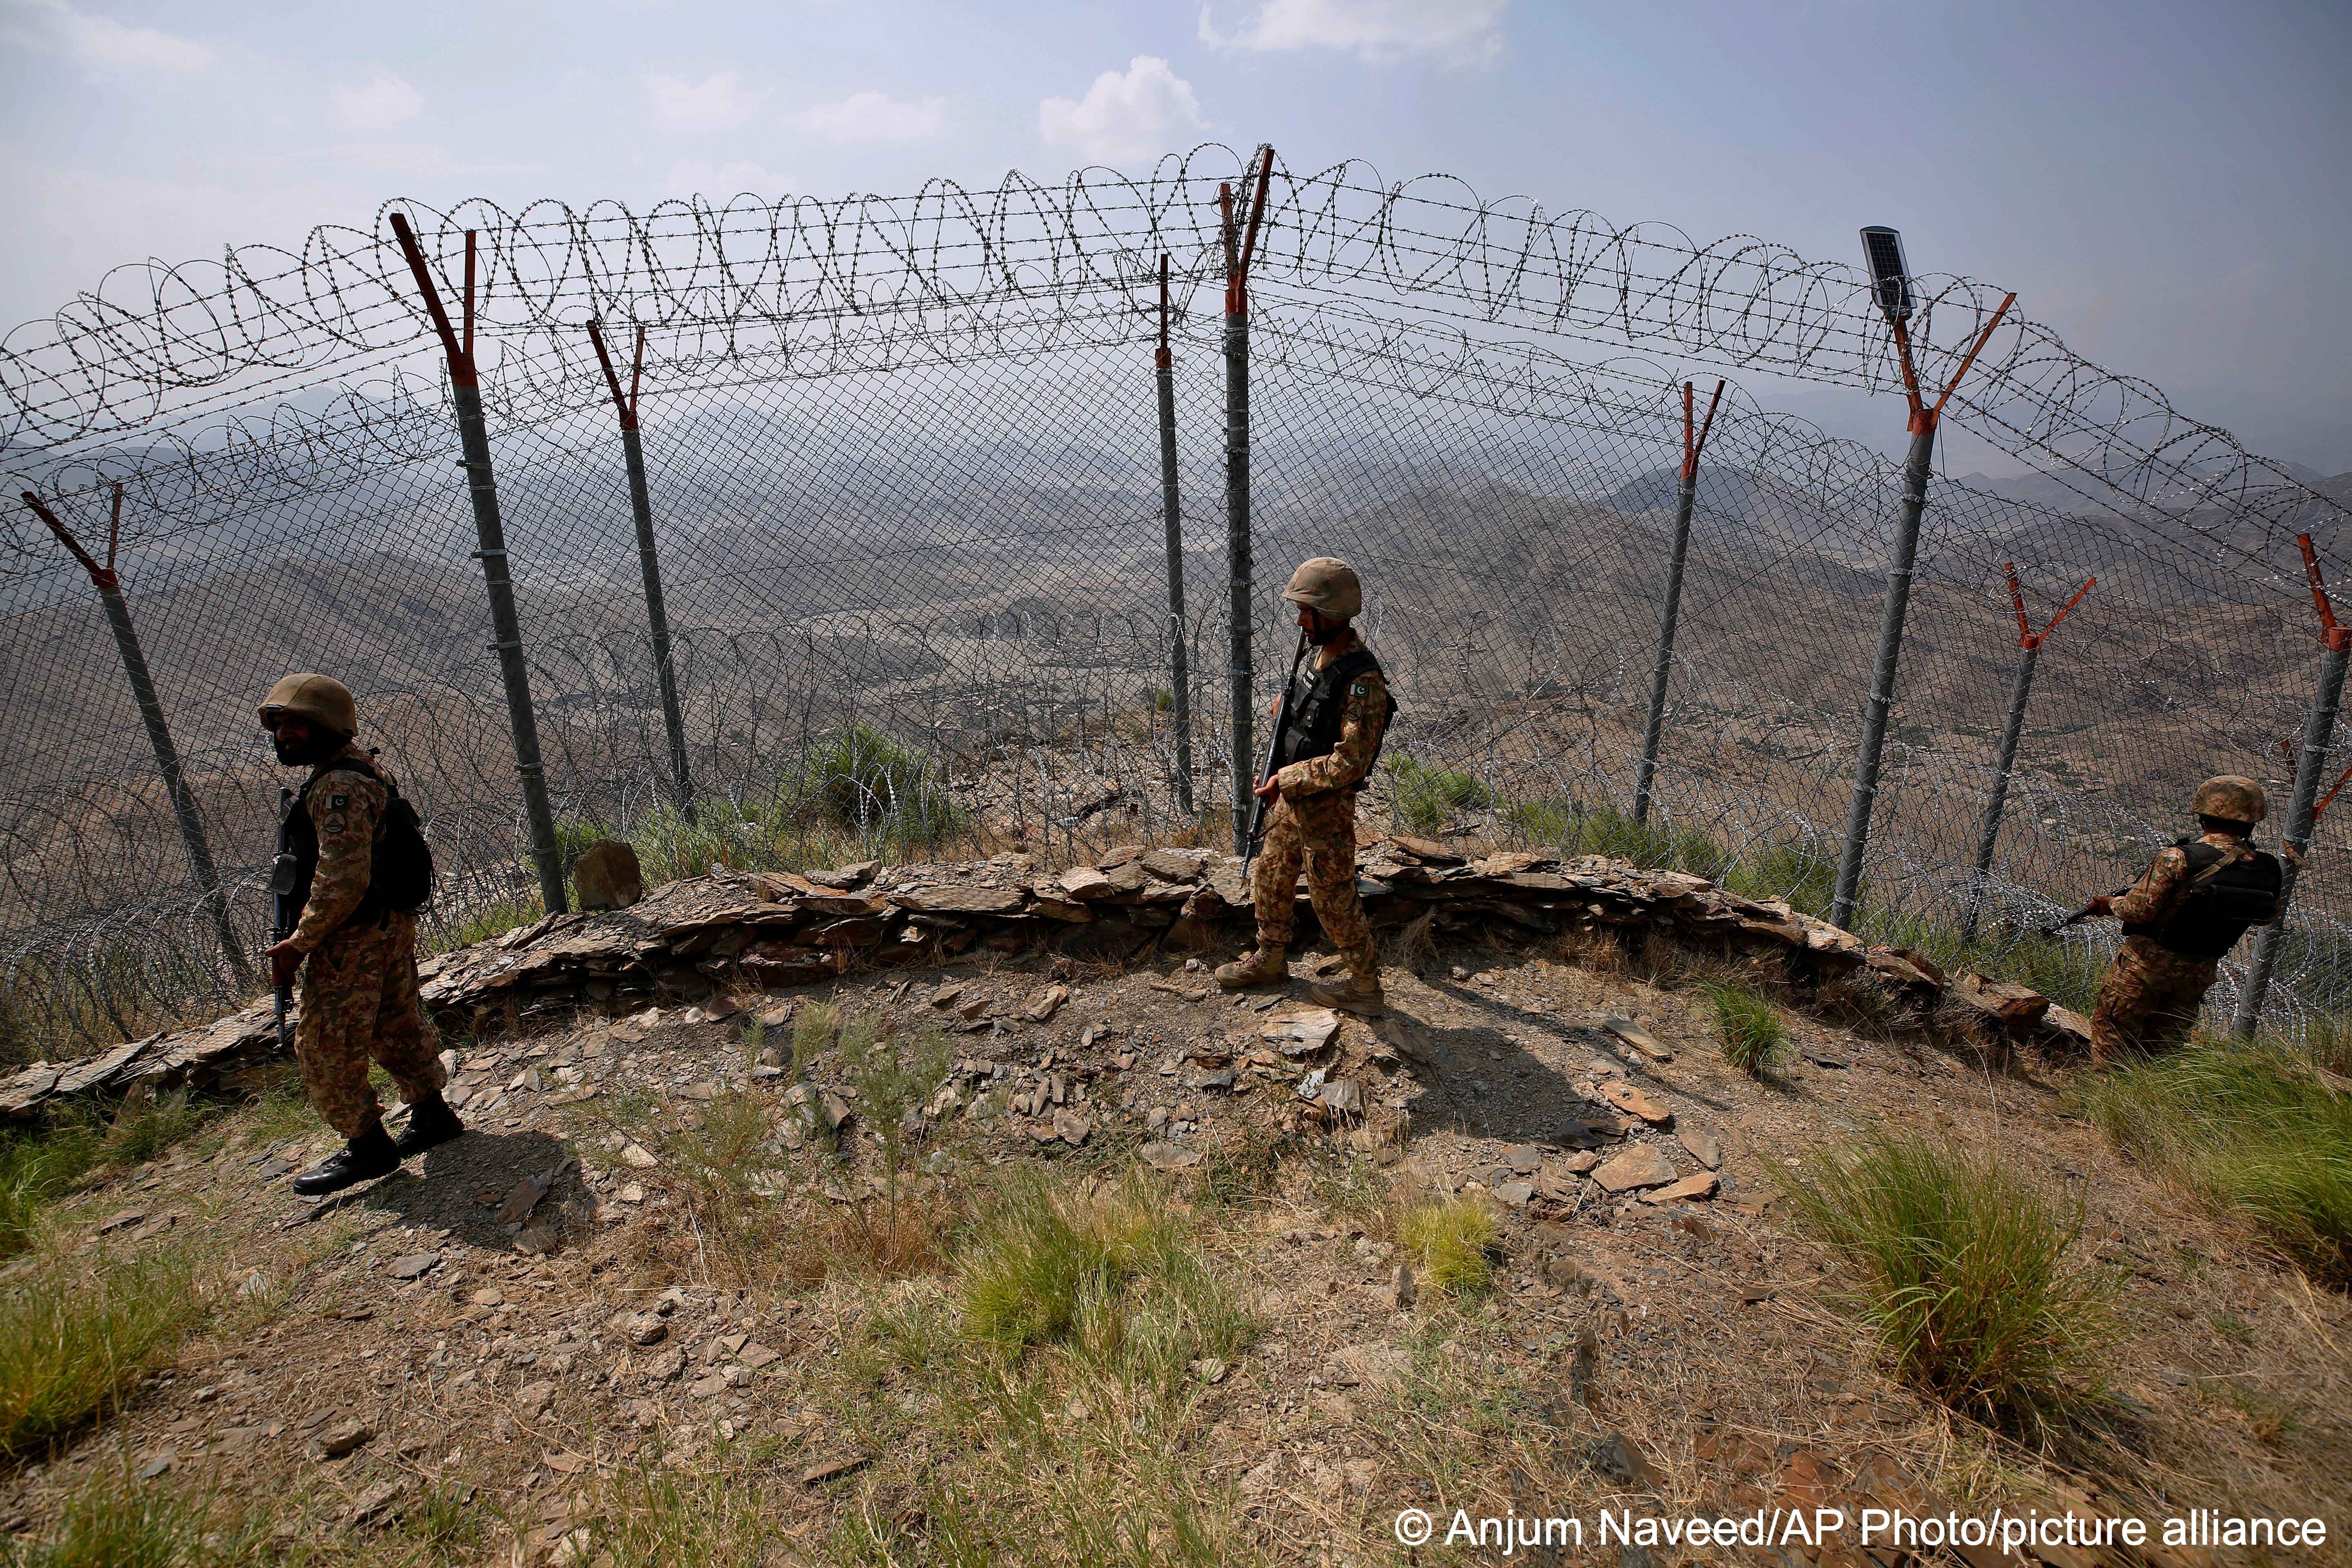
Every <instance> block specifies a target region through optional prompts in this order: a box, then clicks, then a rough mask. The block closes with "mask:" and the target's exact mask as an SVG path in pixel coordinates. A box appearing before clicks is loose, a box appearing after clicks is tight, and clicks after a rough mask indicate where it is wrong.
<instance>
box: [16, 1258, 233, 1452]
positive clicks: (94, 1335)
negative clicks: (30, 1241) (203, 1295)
mask: <svg viewBox="0 0 2352 1568" xmlns="http://www.w3.org/2000/svg"><path fill="white" fill-rule="evenodd" d="M202 1310H203V1307H202V1302H201V1301H200V1300H199V1298H198V1294H197V1290H196V1288H195V1283H194V1273H193V1270H192V1268H191V1267H190V1264H189V1262H188V1260H187V1259H186V1258H184V1257H180V1256H176V1255H173V1254H163V1255H161V1256H153V1257H149V1258H142V1259H141V1260H140V1261H138V1262H135V1263H128V1264H105V1265H100V1267H99V1268H96V1269H94V1270H91V1271H89V1272H88V1273H84V1274H81V1275H79V1276H76V1275H69V1274H66V1273H64V1272H62V1271H60V1270H57V1269H45V1270H37V1271H36V1272H35V1273H34V1274H33V1275H32V1276H31V1277H30V1278H29V1279H24V1280H22V1281H19V1282H17V1283H16V1284H15V1285H14V1286H13V1287H12V1289H11V1290H10V1292H9V1294H8V1295H7V1296H6V1297H5V1299H0V1458H6V1459H8V1460H11V1461H22V1460H25V1459H27V1458H32V1457H33V1456H35V1455H36V1454H38V1453H40V1452H41V1451H42V1450H44V1449H45V1448H47V1447H48V1446H49V1445H50V1444H51V1443H53V1442H55V1441H56V1440H57V1439H58V1438H59V1437H62V1436H66V1435H67V1434H68V1433H70V1432H72V1431H74V1430H76V1429H78V1428H79V1427H80V1426H82V1425H83V1424H84V1423H85V1422H88V1421H89V1420H90V1419H91V1418H92V1417H94V1416H97V1415H101V1414H102V1413H104V1412H105V1411H106V1410H107V1409H108V1408H109V1407H110V1405H112V1404H113V1403H114V1401H115V1400H116V1399H117V1398H118V1397H119V1396H120V1395H121V1393H122V1391H123V1390H124V1389H125V1388H126V1387H128V1385H129V1384H130V1383H131V1380H132V1379H133V1378H135V1377H136V1376H138V1374H139V1373H141V1372H142V1371H143V1370H145V1369H146V1368H147V1367H148V1366H150V1365H152V1364H153V1363H155V1362H156V1361H158V1360H159V1359H161V1358H162V1357H163V1355H165V1354H166V1353H167V1352H169V1351H170V1350H171V1349H172V1347H173V1346H174V1345H175V1344H177V1343H178V1342H179V1340H180V1336H181V1335H182V1334H183V1333H184V1332H185V1331H186V1330H187V1329H188V1327H189V1326H190V1325H191V1324H193V1323H194V1321H196V1318H197V1317H198V1315H199V1314H200V1313H201V1311H202Z"/></svg>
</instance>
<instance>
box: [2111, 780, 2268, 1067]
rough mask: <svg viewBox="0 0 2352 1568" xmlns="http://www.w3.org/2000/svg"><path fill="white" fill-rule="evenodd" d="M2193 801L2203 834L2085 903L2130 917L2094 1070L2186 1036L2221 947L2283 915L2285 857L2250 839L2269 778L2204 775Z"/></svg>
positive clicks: (2161, 854)
mask: <svg viewBox="0 0 2352 1568" xmlns="http://www.w3.org/2000/svg"><path fill="white" fill-rule="evenodd" d="M2189 810H2190V811H2192V812H2194V813H2195V814H2196V816H2197V826H2198V828H2199V830H2200V831H2199V832H2198V834H2197V835H2196V836H2194V837H2188V838H2183V839H2181V840H2180V841H2179V843H2177V844H2174V845H2172V846H2171V847H2168V848H2166V849H2164V850H2161V851H2159V852H2158V855H2157V857H2156V859H2155V860H2154V861H2153V862H2151V863H2150V864H2149V866H2148V868H2147V870H2145V871H2143V872H2141V873H2140V877H2139V880H2137V882H2135V883H2133V884H2132V885H2131V887H2129V888H2128V889H2125V890H2124V891H2123V892H2121V893H2102V894H2100V895H2099V896H2098V897H2097V898H2095V899H2093V900H2091V901H2090V902H2089V903H2087V904H2085V905H2084V907H2083V911H2082V912H2083V913H2084V915H2086V916H2092V915H2114V916H2115V917H2116V918H2117V919H2118V920H2120V921H2123V922H2124V944H2123V947H2122V948H2121V949H2120V950H2119V951H2118V952H2116V959H2115V963H2112V964H2111V965H2109V966H2108V969H2107V973H2106V977H2105V979H2104V980H2102V981H2101V982H2100V983H2099V1005H2098V1010H2097V1011H2096V1012H2095V1014H2093V1016H2092V1018H2091V1066H2092V1067H2093V1068H2105V1067H2111V1066H2114V1065H2115V1064H2116V1062H2117V1061H2118V1060H2120V1059H2122V1058H2126V1056H2129V1055H2137V1054H2141V1053H2153V1052H2157V1051H2163V1050H2168V1049H2170V1048H2171V1047H2174V1046H2177V1045H2179V1043H2180V1041H2181V1040H2182V1039H2183V1038H2185V1037H2187V1035H2188V1033H2189V1026H2191V1025H2193V1024H2195V1023H2196V1021H2197V1009H2198V1007H2199V1005H2200V1004H2202V1003H2203V1001H2204V1000H2205V993H2206V990H2207V989H2208V988H2209V987H2210V986H2211V985H2212V984H2213V973H2214V970H2215V968H2216V966H2217V965H2218V964H2219V963H2221V958H2222V956H2223V955H2224V954H2225V953H2227V952H2229V951H2230V949H2231V948H2232V947H2234V946H2236V945H2237V942H2238V939H2239V938H2240V937H2242V936H2243V935H2245V934H2246V931H2248V929H2249V928H2251V927H2253V926H2263V925H2269V924H2270V923H2271V922H2272V921H2275V920H2277V919H2278V918H2279V889H2280V887H2281V885H2282V881H2283V873H2282V870H2281V868H2280V866H2279V862H2278V858H2277V857H2275V856H2273V855H2268V854H2265V853H2264V852H2263V851H2262V850H2259V849H2257V848H2255V847H2253V844H2252V837H2253V832H2254V826H2255V824H2257V823H2259V822H2261V821H2262V820H2263V817H2265V816H2269V815H2270V802H2269V801H2268V800H2267V799H2265V798H2264V797H2263V786H2262V785H2260V784H2256V783H2255V782H2254V781H2253V780H2252V779H2250V778H2242V777H2240V776H2238V775H2237V774H2235V773H2223V774H2221V776H2219V777H2217V778H2210V779H2207V780H2206V781H2205V782H2204V783H2203V784H2199V785H2198V786H2197V795H2196V796H2195V798H2194V799H2192V800H2191V801H2190V802H2189Z"/></svg>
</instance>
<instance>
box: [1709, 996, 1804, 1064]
mask: <svg viewBox="0 0 2352 1568" xmlns="http://www.w3.org/2000/svg"><path fill="white" fill-rule="evenodd" d="M1699 989H1700V990H1702V991H1704V992H1705V993H1706V1000H1707V1005H1709V1006H1710V1007H1712V1008H1714V1010H1715V1034H1716V1038H1717V1039H1718V1040H1720V1041H1721V1042H1722V1043H1723V1059H1724V1060H1725V1061H1727V1062H1729V1063H1730V1064H1731V1065H1732V1066H1733V1067H1736V1068H1738V1069H1739V1070H1740V1071H1741V1072H1744V1073H1746V1074H1748V1076H1749V1077H1750V1078H1761V1077H1762V1076H1763V1075H1764V1074H1765V1073H1767V1072H1769V1071H1770V1070H1771V1067H1772V1058H1774V1057H1775V1056H1776V1055H1778V1054H1779V1052H1780V1046H1781V1042H1782V1041H1784V1040H1786V1039H1787V1038H1788V1035H1789V1026H1788V1021H1787V1020H1786V1019H1785V1018H1784V1017H1782V1016H1781V1014H1780V1005H1778V1004H1777V1003H1775V1002H1774V1001H1773V1000H1772V999H1771V998H1770V997H1769V996H1767V995H1765V994H1763V993H1761V992H1759V991H1752V990H1749V989H1748V987H1747V986H1744V985H1732V984H1726V983H1725V982H1723V981H1720V980H1708V981H1703V982H1701V983H1700V986H1699Z"/></svg>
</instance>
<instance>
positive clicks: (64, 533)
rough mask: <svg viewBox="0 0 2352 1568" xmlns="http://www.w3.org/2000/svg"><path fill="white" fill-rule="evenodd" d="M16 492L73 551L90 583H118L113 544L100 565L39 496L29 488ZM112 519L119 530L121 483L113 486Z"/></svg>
mask: <svg viewBox="0 0 2352 1568" xmlns="http://www.w3.org/2000/svg"><path fill="white" fill-rule="evenodd" d="M18 493H19V494H21V495H22V496H23V497H24V498H25V504H26V506H28V507H31V508H32V509H33V510H34V512H35V513H36V514H37V516H38V517H39V518H40V520H41V521H43V522H46V523H47V524H48V525H49V531H50V532H51V533H54V534H56V535H57V536H58V543H60V544H62V545H64V546H65V547H66V548H67V549H68V550H69V551H71V552H73V558H74V559H75V560H77V561H79V562H80V563H81V569H82V570H83V571H85V572H87V573H89V580H90V581H91V582H92V583H94V584H97V585H98V586H99V587H100V588H111V587H114V586H116V585H117V584H119V582H120V579H119V578H117V577H116V576H115V574H114V546H113V544H112V543H111V542H109V543H108V545H107V547H106V564H105V565H103V566H100V564H99V563H97V562H95V561H93V560H91V559H90V555H89V551H87V550H84V549H83V548H82V547H81V541H80V540H79V539H76V538H75V537H74V536H73V531H72V530H70V529H68V527H66V525H65V524H64V523H62V522H59V521H58V514H57V513H56V512H53V511H51V510H49V509H48V508H47V507H45V506H43V505H42V504H41V498H40V497H38V496H37V495H35V494H34V493H33V492H32V491H30V490H22V491H19V492H18ZM114 521H115V528H116V530H117V531H118V532H119V531H121V526H122V487H121V485H117V486H115V487H114Z"/></svg>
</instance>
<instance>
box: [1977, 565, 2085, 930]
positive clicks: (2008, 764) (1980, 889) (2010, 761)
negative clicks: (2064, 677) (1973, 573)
mask: <svg viewBox="0 0 2352 1568" xmlns="http://www.w3.org/2000/svg"><path fill="white" fill-rule="evenodd" d="M2003 565H2004V566H2006V567H2007V569H2008V572H2009V602H2010V604H2011V606H2012V607H2014V608H2015V610H2016V612H2017V646H2018V648H2019V650H2020V652H2019V654H2018V659H2017V679H2016V680H2015V681H2013V682H2012V683H2011V686H2010V689H2009V721H2008V723H2006V724H2004V725H2003V726H2002V727H2001V731H2000V755H1999V756H1998V757H1997V758H1996V759H1995V760H1994V762H1993V774H1992V792H1991V794H1990V795H1989V796H1988V797H1987V799H1986V801H1985V815H1984V826H1982V827H1981V828H1980V829H1979V830H1978V833H1977V858H1976V863H1975V867H1974V873H1973V875H1972V876H1970V878H1969V912H1968V915H1967V916H1966V918H1964V919H1963V920H1962V921H1961V922H1960V940H1961V941H1962V942H1974V941H1975V940H1976V936H1977V924H1978V922H1979V920H1981V919H1982V917H1983V914H1984V895H1985V884H1986V882H1987V881H1988V880H1989V879H1990V878H1991V876H1992V853H1993V846H1994V844H1995V843H1996V842H1997V841H1998V840H1999V839H2000V817H2001V813H2002V812H2003V811H2004V810H2005V809H2006V808H2007V807H2008V805H2009V781H2010V777H2011V773H2013V772H2014V771H2015V769H2016V766H2017V742H2018V738H2019V737H2020V736H2021V735H2022V734H2024V732H2025V705H2026V703H2027V702H2028V701H2029V700H2032V696H2033V668H2034V666H2035V665H2036V664H2038V663H2040V662H2041V659H2042V639H2043V638H2044V637H2048V636H2049V635H2050V634H2051V633H2052V632H2054V631H2056V630H2057V629H2058V623H2059V622H2060V621H2063V620H2064V619H2065V618H2066V617H2067V616H2069V615H2072V614H2073V613H2074V606H2075V605H2079V604H2081V603H2082V602H2083V595H2084V594H2087V593H2089V592H2090V591H2091V584H2092V583H2096V582H2097V581H2098V579H2097V578H2096V577H2094V578H2092V579H2091V581H2090V583H2085V584H2083V586H2082V587H2081V588H2080V589H2078V590H2076V592H2075V595H2074V597H2073V598H2071V599H2069V600H2067V601H2066V607H2065V608H2064V609H2063V610H2061V611H2059V612H2058V613H2057V614H2056V615H2054V616H2051V617H2050V624H2049V625H2048V626H2044V627H2042V629H2041V630H2040V631H2038V632H2037V631H2035V630H2034V629H2033V624H2032V622H2031V621H2028V620H2027V619H2026V618H2025V591H2024V590H2023V589H2022V588H2021V587H2019V586H2018V582H2017V565H2016V563H2014V562H2004V563H2003Z"/></svg>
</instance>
